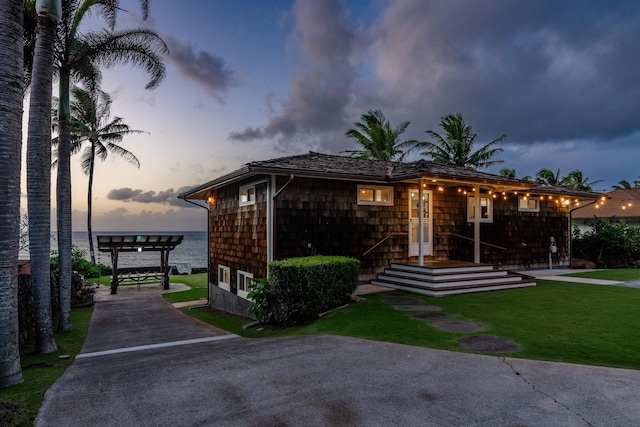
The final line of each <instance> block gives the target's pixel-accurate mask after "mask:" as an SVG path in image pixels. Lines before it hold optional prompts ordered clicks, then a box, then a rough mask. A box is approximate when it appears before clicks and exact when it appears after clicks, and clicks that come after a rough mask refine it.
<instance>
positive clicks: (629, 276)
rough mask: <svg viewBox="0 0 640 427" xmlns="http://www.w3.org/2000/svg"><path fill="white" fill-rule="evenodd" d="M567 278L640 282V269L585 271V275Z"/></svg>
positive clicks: (577, 274)
mask: <svg viewBox="0 0 640 427" xmlns="http://www.w3.org/2000/svg"><path fill="white" fill-rule="evenodd" d="M567 276H571V277H582V278H586V279H604V280H617V281H619V282H630V281H632V280H640V269H637V268H618V269H611V270H597V271H585V272H583V273H572V274H567Z"/></svg>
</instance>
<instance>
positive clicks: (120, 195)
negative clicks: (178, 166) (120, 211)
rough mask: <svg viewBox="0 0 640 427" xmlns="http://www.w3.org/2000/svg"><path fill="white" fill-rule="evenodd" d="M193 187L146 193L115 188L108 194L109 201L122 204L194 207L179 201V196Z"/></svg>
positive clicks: (127, 188) (126, 188) (125, 188)
mask: <svg viewBox="0 0 640 427" xmlns="http://www.w3.org/2000/svg"><path fill="white" fill-rule="evenodd" d="M191 188H193V187H181V188H178V190H174V189H173V188H169V189H168V190H165V191H159V192H157V193H156V192H155V191H144V190H140V189H137V190H134V189H132V188H129V187H124V188H114V189H113V190H110V191H109V193H108V194H107V199H109V200H116V201H120V202H137V203H159V204H163V205H171V206H179V207H192V206H193V205H192V204H190V203H187V202H185V201H184V200H181V199H178V194H181V193H183V192H185V191H187V190H190V189H191Z"/></svg>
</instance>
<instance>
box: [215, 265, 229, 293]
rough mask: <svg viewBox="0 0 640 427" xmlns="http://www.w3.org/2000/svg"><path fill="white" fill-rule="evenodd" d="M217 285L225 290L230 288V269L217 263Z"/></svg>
mask: <svg viewBox="0 0 640 427" xmlns="http://www.w3.org/2000/svg"><path fill="white" fill-rule="evenodd" d="M218 287H219V288H220V289H224V290H225V291H230V290H231V269H230V268H229V267H225V266H224V265H219V264H218Z"/></svg>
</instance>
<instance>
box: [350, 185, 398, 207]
mask: <svg viewBox="0 0 640 427" xmlns="http://www.w3.org/2000/svg"><path fill="white" fill-rule="evenodd" d="M358 204H359V205H379V206H393V187H387V186H374V185H358Z"/></svg>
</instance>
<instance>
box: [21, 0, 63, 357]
mask: <svg viewBox="0 0 640 427" xmlns="http://www.w3.org/2000/svg"><path fill="white" fill-rule="evenodd" d="M37 7H38V11H37V12H38V18H37V22H38V27H37V37H36V43H35V47H34V55H33V61H32V63H33V71H32V73H31V96H30V99H29V125H28V126H29V127H28V129H29V132H28V137H27V202H28V213H29V252H30V256H31V277H32V279H33V302H34V311H35V320H36V347H35V351H36V353H52V352H54V351H56V350H57V349H58V347H57V346H56V343H55V340H54V337H53V322H52V316H51V275H50V263H49V257H50V251H51V168H50V164H51V90H52V81H53V62H54V61H53V58H54V48H55V41H56V27H57V25H58V20H59V19H60V15H61V3H60V0H49V1H43V2H38V4H37Z"/></svg>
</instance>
